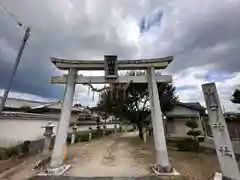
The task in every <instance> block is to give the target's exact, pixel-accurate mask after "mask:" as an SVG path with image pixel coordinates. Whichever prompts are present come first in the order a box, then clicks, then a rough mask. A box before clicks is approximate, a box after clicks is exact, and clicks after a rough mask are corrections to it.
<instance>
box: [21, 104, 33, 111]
mask: <svg viewBox="0 0 240 180" xmlns="http://www.w3.org/2000/svg"><path fill="white" fill-rule="evenodd" d="M20 109H21V110H22V111H23V112H29V111H30V110H31V107H30V106H26V105H23V106H22V107H21V108H20Z"/></svg>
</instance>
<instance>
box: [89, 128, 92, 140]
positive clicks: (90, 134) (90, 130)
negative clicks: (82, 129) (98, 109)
mask: <svg viewBox="0 0 240 180" xmlns="http://www.w3.org/2000/svg"><path fill="white" fill-rule="evenodd" d="M91 139H92V127H91V126H90V127H89V132H88V140H89V141H91Z"/></svg>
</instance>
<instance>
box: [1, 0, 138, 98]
mask: <svg viewBox="0 0 240 180" xmlns="http://www.w3.org/2000/svg"><path fill="white" fill-rule="evenodd" d="M65 2H66V1H65ZM65 2H64V1H54V2H53V1H47V0H44V1H34V2H33V1H29V0H25V1H21V2H20V1H3V3H4V4H5V6H7V7H8V8H9V9H11V11H12V12H14V14H15V15H16V16H17V17H18V18H19V19H20V20H21V21H22V22H24V23H25V24H27V25H29V26H30V27H31V30H32V34H31V37H30V39H29V41H28V44H27V46H26V48H25V50H24V55H23V57H22V60H21V63H20V66H19V69H18V72H17V75H16V78H15V80H14V84H13V87H12V90H13V91H17V92H25V93H30V94H35V95H40V96H43V97H49V98H61V97H62V92H63V88H62V86H60V87H59V86H57V85H51V84H50V83H49V80H50V76H52V75H59V74H60V72H59V71H58V70H57V69H56V68H55V67H54V66H53V65H52V64H51V62H50V60H49V56H57V57H63V58H71V59H78V58H85V59H86V58H89V59H92V58H103V56H104V53H114V54H118V55H119V56H120V57H124V56H126V55H127V56H128V57H129V56H131V55H133V53H134V52H135V49H134V48H132V47H128V46H127V45H125V44H123V43H121V42H120V39H119V37H118V35H117V34H116V29H115V28H114V27H107V28H106V23H108V21H109V20H108V19H106V18H105V17H104V18H105V19H103V20H102V23H101V24H99V23H100V22H97V23H96V22H92V20H91V19H90V17H89V16H88V15H87V14H86V13H85V6H84V4H85V3H84V2H82V3H81V6H80V5H78V6H77V7H73V8H74V9H72V10H71V11H69V13H70V15H69V16H70V17H69V20H68V19H66V18H67V17H66V16H68V13H66V10H67V7H65V4H64V3H65ZM72 12H74V13H73V14H71V13H72ZM78 12H79V13H78ZM104 21H105V22H104ZM0 24H1V28H0V40H1V39H4V41H3V42H6V43H7V45H8V46H10V48H12V53H13V52H15V53H17V50H18V48H19V45H20V40H21V38H22V36H23V33H24V32H23V30H21V29H20V28H18V27H16V24H14V21H13V20H12V19H11V18H10V17H9V15H7V14H6V13H5V12H4V11H2V10H1V11H0ZM104 28H105V29H104ZM106 31H107V37H106ZM3 46H6V44H5V45H4V44H2V47H1V43H0V77H1V78H0V88H4V87H6V83H7V80H8V77H9V75H10V72H11V70H12V67H13V62H14V59H15V55H11V58H8V57H9V54H8V53H7V52H5V51H4V47H3ZM1 49H2V50H3V51H4V52H1ZM13 57H14V58H13ZM2 77H4V78H2Z"/></svg>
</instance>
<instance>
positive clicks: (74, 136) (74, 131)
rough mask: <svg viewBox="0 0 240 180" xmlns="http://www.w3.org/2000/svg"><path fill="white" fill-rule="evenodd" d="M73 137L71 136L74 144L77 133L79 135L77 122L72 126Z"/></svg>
mask: <svg viewBox="0 0 240 180" xmlns="http://www.w3.org/2000/svg"><path fill="white" fill-rule="evenodd" d="M72 131H73V132H72V137H71V144H74V143H75V141H76V135H77V125H76V124H74V125H73V126H72Z"/></svg>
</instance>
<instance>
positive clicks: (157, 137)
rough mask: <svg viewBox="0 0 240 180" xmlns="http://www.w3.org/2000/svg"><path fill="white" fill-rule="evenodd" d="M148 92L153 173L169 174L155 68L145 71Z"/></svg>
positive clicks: (170, 169) (169, 167)
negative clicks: (153, 148) (152, 138)
mask: <svg viewBox="0 0 240 180" xmlns="http://www.w3.org/2000/svg"><path fill="white" fill-rule="evenodd" d="M147 76H148V91H149V99H150V107H151V119H152V125H153V133H154V146H155V154H156V166H155V167H153V168H154V169H153V170H154V171H157V172H159V173H169V172H172V171H173V168H172V167H171V165H170V163H169V159H168V151H167V145H166V140H165V134H164V127H163V119H162V117H163V116H162V111H161V106H160V101H159V95H158V88H157V81H156V77H155V68H154V67H149V68H148V69H147Z"/></svg>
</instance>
